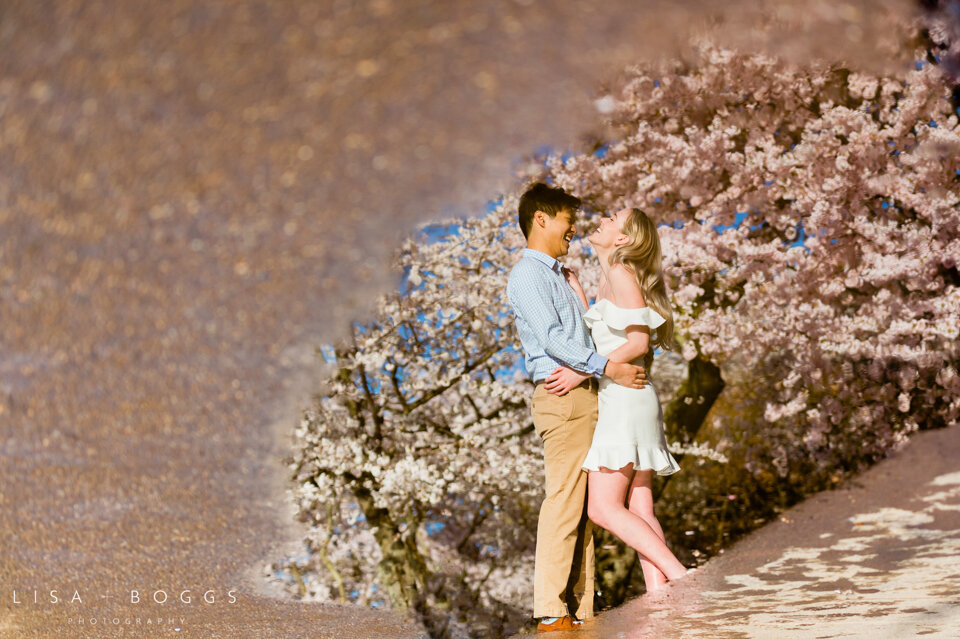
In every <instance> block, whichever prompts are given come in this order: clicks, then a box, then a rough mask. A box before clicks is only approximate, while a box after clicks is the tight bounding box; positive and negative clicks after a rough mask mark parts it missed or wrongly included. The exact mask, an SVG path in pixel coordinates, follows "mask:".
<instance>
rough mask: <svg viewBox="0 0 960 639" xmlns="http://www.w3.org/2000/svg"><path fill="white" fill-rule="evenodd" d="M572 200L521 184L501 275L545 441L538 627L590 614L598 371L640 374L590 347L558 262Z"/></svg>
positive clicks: (566, 624)
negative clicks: (586, 465)
mask: <svg viewBox="0 0 960 639" xmlns="http://www.w3.org/2000/svg"><path fill="white" fill-rule="evenodd" d="M580 205H581V203H580V200H579V199H578V198H576V197H574V196H572V195H569V194H568V193H565V192H564V191H563V190H562V189H558V188H551V187H549V186H547V185H546V184H542V183H537V184H534V185H533V186H531V187H530V188H529V189H527V191H526V192H525V193H524V194H523V195H522V196H521V198H520V205H519V207H518V221H519V224H520V230H521V231H523V235H524V237H525V238H526V239H527V248H525V249H524V250H523V254H522V257H521V259H520V261H519V262H518V263H517V265H516V266H514V267H513V270H512V271H511V272H510V279H509V281H508V283H507V298H508V299H509V300H510V305H511V306H512V307H513V311H514V315H515V316H516V325H517V333H518V334H519V336H520V342H521V344H522V345H523V350H524V354H525V360H524V361H525V364H526V368H527V373H529V375H530V376H531V378H532V379H533V381H534V384H535V385H536V388H535V390H534V393H533V408H532V413H533V424H534V427H535V429H536V431H537V434H538V435H540V437H541V439H542V440H543V462H544V474H545V475H546V496H545V498H544V500H543V503H542V504H541V506H540V519H539V522H538V526H537V552H536V559H535V566H534V583H533V597H534V602H533V616H534V617H537V618H539V619H540V622H539V623H538V625H537V631H538V632H548V631H552V630H571V629H573V628H576V627H578V625H579V624H580V623H581V622H582V620H583V619H588V618H590V617H592V616H593V580H594V574H593V573H594V568H593V529H592V524H591V522H590V520H589V519H588V518H587V516H586V512H585V508H584V505H585V501H586V495H587V474H586V473H584V472H582V469H581V467H580V465H581V463H582V462H583V459H584V457H585V456H586V454H587V450H588V449H589V448H590V442H591V440H592V439H593V430H594V428H595V427H596V424H597V388H598V383H597V382H598V379H599V378H600V377H602V376H603V375H606V376H608V377H610V378H611V379H612V380H613V381H614V382H616V383H618V384H622V385H624V386H630V387H632V388H641V387H642V386H643V385H644V384H645V383H646V374H645V372H644V370H643V367H640V366H633V365H631V364H627V363H623V362H612V361H609V360H608V359H607V358H606V357H603V356H601V355H599V354H598V353H597V352H596V351H595V350H594V349H593V342H592V340H591V338H590V334H589V332H588V331H587V327H586V324H585V323H584V321H583V313H585V312H586V309H585V308H584V307H583V302H582V301H581V299H580V297H579V295H578V294H577V293H576V292H574V290H573V289H572V288H571V287H570V285H569V284H568V281H567V275H568V273H567V272H566V270H565V269H564V267H563V266H562V265H561V264H560V262H558V261H557V258H558V257H562V256H564V255H566V254H567V250H568V248H569V247H570V240H571V239H572V238H573V236H574V235H575V234H576V232H577V229H576V226H575V222H576V213H577V211H578V210H579V209H580ZM562 367H568V368H571V369H573V370H575V371H578V372H580V373H582V374H583V375H584V376H585V377H583V378H582V379H583V381H582V382H580V381H579V379H581V378H577V379H576V380H573V381H563V380H562V379H557V378H556V377H555V373H557V372H558V371H559V370H561V368H562ZM570 378H571V376H566V377H564V378H563V379H570Z"/></svg>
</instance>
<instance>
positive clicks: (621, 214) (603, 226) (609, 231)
mask: <svg viewBox="0 0 960 639" xmlns="http://www.w3.org/2000/svg"><path fill="white" fill-rule="evenodd" d="M628 217H630V209H621V210H619V211H617V212H616V213H614V214H613V215H604V216H603V219H601V220H600V226H598V227H597V230H596V231H594V232H593V233H591V234H590V235H589V236H587V241H588V242H590V244H591V245H593V246H594V247H597V248H609V247H611V246H615V245H617V243H618V242H619V243H623V242H624V241H626V240H629V239H630V238H629V237H627V236H626V235H624V234H623V232H622V231H621V230H620V229H622V228H623V223H624V222H626V221H627V218H628Z"/></svg>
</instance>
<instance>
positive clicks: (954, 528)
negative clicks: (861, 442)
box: [551, 428, 960, 639]
mask: <svg viewBox="0 0 960 639" xmlns="http://www.w3.org/2000/svg"><path fill="white" fill-rule="evenodd" d="M958 468H960V429H958V428H948V429H943V430H937V431H928V432H923V433H920V434H918V435H916V436H914V438H913V439H912V440H911V441H910V442H909V443H908V444H907V445H906V446H905V447H904V448H903V449H902V450H900V451H898V452H895V453H893V454H892V455H891V456H890V457H889V458H887V459H886V460H884V461H882V462H880V463H879V464H877V465H876V466H874V467H873V468H871V469H870V470H868V471H867V472H865V473H863V474H861V475H860V476H858V477H856V478H855V479H853V480H851V481H850V482H848V483H847V484H846V485H845V486H843V487H841V488H839V489H837V490H834V491H829V492H825V493H821V494H818V495H815V496H813V497H811V498H809V499H807V500H806V501H804V502H803V503H801V504H799V505H798V506H796V507H794V508H793V509H791V510H789V511H787V512H785V513H783V515H782V516H781V517H780V520H779V521H776V522H774V523H771V524H769V525H767V526H765V527H764V528H762V529H760V530H758V531H756V532H754V533H753V534H751V535H749V536H747V537H746V538H744V539H742V540H740V541H739V542H738V543H737V544H735V545H734V546H732V547H731V548H729V549H728V550H727V551H726V552H724V553H723V554H722V555H720V556H718V557H715V558H713V559H711V560H710V561H709V562H708V563H707V564H705V565H704V566H701V567H700V568H699V569H698V570H697V571H696V572H695V573H693V574H692V575H690V576H688V577H685V578H684V579H683V580H682V581H679V582H677V583H676V584H675V585H673V586H671V587H669V588H668V589H667V590H666V591H664V592H663V593H662V594H661V593H656V594H651V595H645V596H643V597H640V598H638V599H635V600H633V601H630V602H628V603H627V604H624V605H623V606H622V607H620V608H618V609H616V610H612V611H608V612H605V613H602V614H600V615H598V616H597V617H596V619H594V620H593V621H592V622H589V624H588V625H587V627H586V628H585V629H584V630H583V631H580V632H576V633H572V632H566V633H554V634H552V635H551V636H553V637H556V639H562V637H564V636H569V637H573V636H576V637H579V638H580V639H601V638H603V639H647V638H657V639H669V638H673V637H677V638H679V637H683V638H684V639H692V638H698V637H704V638H707V637H709V638H727V637H729V638H731V639H733V638H737V639H828V638H831V639H833V638H841V637H850V638H863V637H876V638H877V639H880V638H884V639H886V638H887V637H890V638H893V637H920V636H922V637H942V638H944V639H946V638H950V639H953V638H955V637H958V636H960V472H958Z"/></svg>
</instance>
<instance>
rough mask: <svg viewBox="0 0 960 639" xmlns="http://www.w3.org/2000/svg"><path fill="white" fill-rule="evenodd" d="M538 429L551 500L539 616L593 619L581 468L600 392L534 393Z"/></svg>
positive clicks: (537, 573) (540, 562)
mask: <svg viewBox="0 0 960 639" xmlns="http://www.w3.org/2000/svg"><path fill="white" fill-rule="evenodd" d="M533 425H534V428H536V431H537V434H538V435H540V438H541V439H543V465H544V472H545V475H546V497H545V498H544V500H543V503H542V504H541V505H540V520H539V522H538V525H537V555H536V563H535V565H534V576H533V616H534V617H562V616H564V615H569V614H571V610H572V611H573V613H572V614H574V615H575V616H576V617H577V618H578V619H589V618H590V617H592V616H593V570H594V568H593V524H592V523H591V522H590V520H589V519H588V518H587V513H586V497H587V473H586V472H585V471H583V470H582V468H581V464H582V463H583V460H584V458H585V457H586V456H587V450H589V448H590V442H591V441H592V440H593V430H594V428H596V426H597V391H596V390H591V389H588V388H585V387H583V386H579V387H577V388H574V389H573V390H572V391H570V392H569V393H567V394H566V395H564V396H562V397H558V396H556V395H551V394H550V393H548V392H547V391H546V389H545V388H544V385H543V384H539V385H538V386H537V388H536V390H535V391H534V393H533Z"/></svg>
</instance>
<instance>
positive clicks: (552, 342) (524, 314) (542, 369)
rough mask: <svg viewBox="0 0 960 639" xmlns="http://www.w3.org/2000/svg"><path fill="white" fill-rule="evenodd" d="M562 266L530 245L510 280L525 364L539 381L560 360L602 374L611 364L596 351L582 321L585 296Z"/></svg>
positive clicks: (512, 303) (509, 285)
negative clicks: (574, 285)
mask: <svg viewBox="0 0 960 639" xmlns="http://www.w3.org/2000/svg"><path fill="white" fill-rule="evenodd" d="M562 269H563V266H562V265H561V264H560V262H558V261H557V260H555V259H554V258H552V257H550V256H549V255H547V254H546V253H543V252H541V251H537V250H534V249H529V248H525V249H523V252H522V256H521V258H520V261H519V262H517V264H516V266H514V267H513V270H511V271H510V279H509V280H508V282H507V299H508V300H510V305H511V306H512V307H513V313H514V315H515V316H516V321H517V334H518V335H519V336H520V343H521V344H522V345H523V350H524V354H525V359H524V363H525V364H526V367H527V373H528V374H529V375H530V378H531V379H533V380H534V381H540V380H542V379H545V378H546V377H547V376H549V375H550V373H552V372H553V371H554V369H556V368H557V366H560V365H566V366H569V367H570V368H573V369H575V370H578V371H580V372H582V373H592V374H593V375H595V376H597V377H600V376H602V375H603V369H604V367H606V365H607V358H606V357H603V356H602V355H599V354H598V353H597V352H596V351H595V350H594V348H593V340H592V339H591V338H590V332H589V331H588V330H587V325H586V324H585V323H584V321H583V314H584V313H585V312H586V310H587V309H585V308H584V307H583V300H581V299H580V296H579V295H577V293H576V292H575V291H574V290H573V289H572V288H570V285H569V284H567V281H566V279H565V278H564V276H563V271H562Z"/></svg>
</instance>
